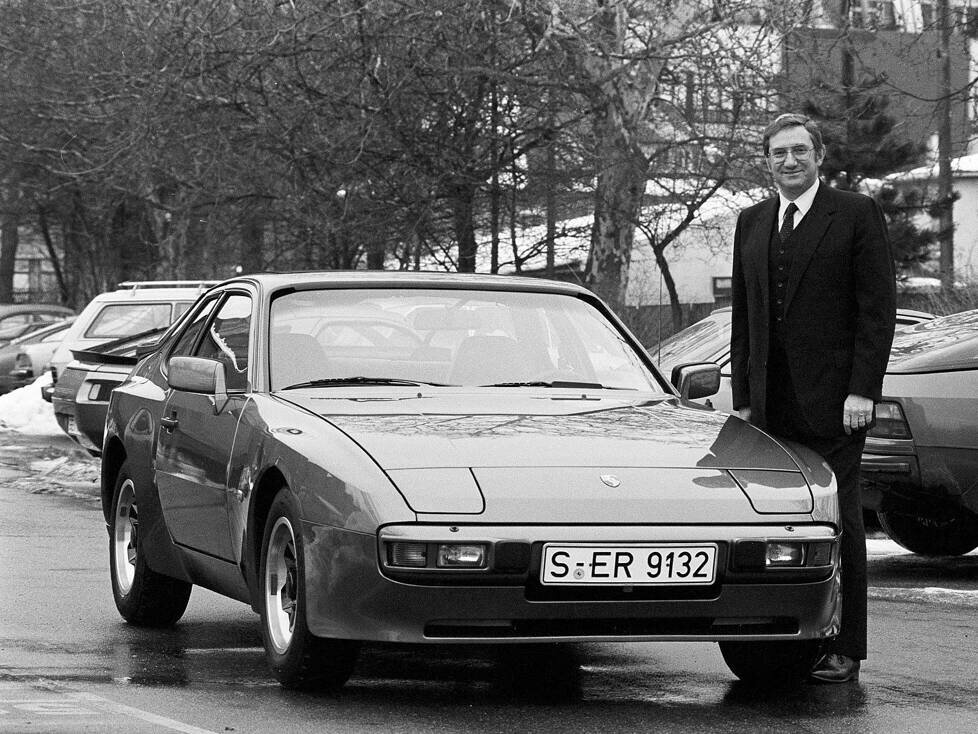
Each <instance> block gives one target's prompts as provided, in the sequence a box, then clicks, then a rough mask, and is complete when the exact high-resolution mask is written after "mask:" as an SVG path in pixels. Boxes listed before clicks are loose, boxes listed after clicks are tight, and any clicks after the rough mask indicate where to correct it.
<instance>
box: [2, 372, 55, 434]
mask: <svg viewBox="0 0 978 734" xmlns="http://www.w3.org/2000/svg"><path fill="white" fill-rule="evenodd" d="M50 384H51V374H50V373H49V372H45V373H44V374H43V375H41V376H40V377H38V378H37V379H36V380H34V382H32V383H31V384H30V385H25V386H24V387H21V388H18V389H16V390H13V391H12V392H8V393H7V394H6V395H0V429H6V430H13V431H17V432H19V433H27V434H31V435H35V436H49V435H54V436H60V435H61V428H60V427H59V426H58V422H57V421H56V420H55V419H54V409H53V408H52V407H51V403H48V402H46V401H45V400H44V398H42V397H41V388H42V387H44V386H45V385H50Z"/></svg>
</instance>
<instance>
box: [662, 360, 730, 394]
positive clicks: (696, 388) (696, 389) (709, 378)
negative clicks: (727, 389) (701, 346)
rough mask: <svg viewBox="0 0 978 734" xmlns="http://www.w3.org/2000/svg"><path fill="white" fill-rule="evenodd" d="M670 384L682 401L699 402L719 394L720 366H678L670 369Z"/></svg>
mask: <svg viewBox="0 0 978 734" xmlns="http://www.w3.org/2000/svg"><path fill="white" fill-rule="evenodd" d="M672 384H673V385H675V386H676V389H677V390H679V395H680V397H681V398H682V399H683V400H699V399H700V398H708V397H709V396H710V395H716V394H717V393H718V392H720V366H719V365H716V364H713V363H712V362H699V363H696V364H679V365H676V366H675V367H673V368H672Z"/></svg>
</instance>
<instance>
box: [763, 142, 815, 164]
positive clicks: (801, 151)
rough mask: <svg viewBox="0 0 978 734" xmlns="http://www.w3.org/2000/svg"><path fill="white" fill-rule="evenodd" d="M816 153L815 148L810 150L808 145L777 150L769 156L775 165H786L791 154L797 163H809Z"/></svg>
mask: <svg viewBox="0 0 978 734" xmlns="http://www.w3.org/2000/svg"><path fill="white" fill-rule="evenodd" d="M814 151H815V149H814V148H809V147H808V146H807V145H793V146H791V147H790V148H775V149H774V150H772V151H771V152H770V153H769V155H770V156H771V160H773V161H774V162H775V163H784V162H785V160H787V158H788V153H791V155H792V156H793V157H794V159H795V160H796V161H807V160H808V158H809V157H810V156H811V154H812V153H813V152H814Z"/></svg>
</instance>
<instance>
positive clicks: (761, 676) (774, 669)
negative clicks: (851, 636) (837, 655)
mask: <svg viewBox="0 0 978 734" xmlns="http://www.w3.org/2000/svg"><path fill="white" fill-rule="evenodd" d="M719 644H720V652H721V653H722V654H723V660H724V662H726V664H727V667H728V668H730V671H731V672H732V673H733V674H734V675H736V676H737V677H738V678H740V679H741V680H742V681H744V682H745V683H750V684H758V685H768V686H790V685H797V684H799V683H801V682H803V681H804V680H805V679H806V678H807V677H808V674H809V673H810V672H811V670H812V667H813V666H814V665H815V663H816V662H817V661H818V656H819V653H820V651H821V643H820V642H819V641H818V640H798V641H795V640H788V641H783V642H782V641H773V642H721V643H719Z"/></svg>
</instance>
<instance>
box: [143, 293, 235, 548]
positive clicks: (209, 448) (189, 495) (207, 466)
mask: <svg viewBox="0 0 978 734" xmlns="http://www.w3.org/2000/svg"><path fill="white" fill-rule="evenodd" d="M251 308H252V301H251V298H250V297H249V296H248V295H247V294H244V293H231V294H229V295H228V296H227V297H226V298H225V299H224V300H223V301H222V302H221V303H220V305H219V306H218V307H217V309H216V311H215V313H214V315H213V317H212V318H209V319H207V320H206V321H203V322H199V321H198V322H195V323H193V324H191V326H190V327H189V328H188V331H191V330H193V329H194V328H196V330H197V333H196V334H194V335H192V336H191V338H190V339H188V340H181V342H183V347H184V348H187V347H189V351H183V350H182V349H181V346H182V345H181V342H178V343H177V345H176V348H175V349H174V351H173V353H171V357H172V356H173V355H175V354H178V353H181V352H182V353H185V354H187V353H189V354H190V355H191V356H195V357H204V358H207V359H216V360H218V361H220V362H221V363H222V364H224V369H225V375H226V382H227V388H228V400H227V401H217V400H215V398H214V396H212V395H203V394H200V393H192V392H185V391H182V390H175V389H173V388H169V389H168V390H167V395H166V398H165V403H164V405H163V410H162V413H161V415H162V420H161V427H160V429H159V431H160V433H159V441H158V442H157V449H156V483H157V489H158V491H159V496H160V503H161V505H162V507H163V514H164V516H165V517H166V522H167V528H168V529H169V531H170V535H171V536H172V537H173V539H174V540H175V541H176V542H177V543H179V544H181V545H184V546H186V547H188V548H192V549H193V550H197V551H200V552H203V553H206V554H208V555H211V556H216V557H218V558H222V559H227V560H233V552H232V546H231V536H230V526H229V520H228V514H227V509H226V508H227V503H226V496H227V477H228V462H229V459H230V456H231V447H232V446H233V443H234V433H235V430H236V428H237V423H238V417H239V416H240V414H241V409H242V407H243V406H244V404H245V401H246V400H247V392H248V384H249V382H248V364H249V357H248V350H249V346H250V343H251V321H252V319H251ZM185 336H186V334H185Z"/></svg>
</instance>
